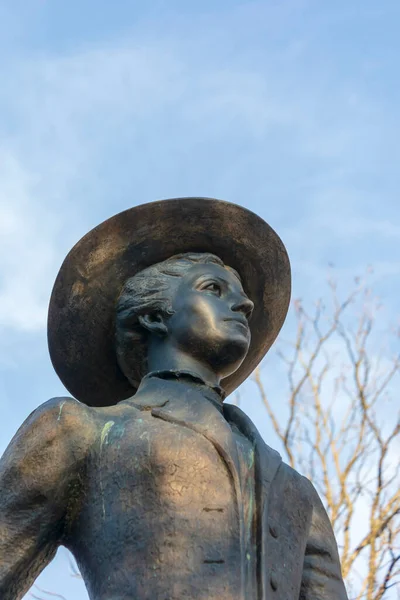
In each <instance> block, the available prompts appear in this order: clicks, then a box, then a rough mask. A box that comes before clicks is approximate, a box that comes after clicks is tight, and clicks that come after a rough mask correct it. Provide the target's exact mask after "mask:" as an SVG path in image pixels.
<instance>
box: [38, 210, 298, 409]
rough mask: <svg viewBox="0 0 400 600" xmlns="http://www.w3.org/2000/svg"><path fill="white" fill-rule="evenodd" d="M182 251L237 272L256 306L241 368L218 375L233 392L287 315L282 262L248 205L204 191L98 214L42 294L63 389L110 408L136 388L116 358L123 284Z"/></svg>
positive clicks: (279, 247) (277, 243)
mask: <svg viewBox="0 0 400 600" xmlns="http://www.w3.org/2000/svg"><path fill="white" fill-rule="evenodd" d="M182 252H212V253H213V254H216V255H217V256H219V257H220V258H221V259H222V260H223V261H224V263H225V264H226V265H228V266H230V267H233V268H234V269H236V270H237V271H238V273H239V274H240V276H241V278H242V281H243V287H244V290H245V292H246V293H247V295H248V296H249V298H251V300H252V301H253V302H254V305H255V308H254V313H253V316H252V319H251V323H250V328H251V336H252V339H251V345H250V348H249V352H248V354H247V356H246V358H245V360H244V362H243V363H242V365H241V366H240V368H239V369H238V370H237V371H236V372H235V373H234V374H233V375H231V376H229V377H227V378H226V379H224V380H223V381H222V386H223V387H224V389H225V391H226V393H227V394H230V393H231V392H233V391H234V390H235V389H236V388H237V387H238V386H239V385H240V384H241V383H242V382H243V381H244V380H245V379H246V378H247V377H248V376H249V375H250V373H251V372H252V371H253V370H254V369H255V367H256V366H257V365H258V363H259V362H260V361H261V359H262V358H263V357H264V355H265V354H266V352H267V351H268V350H269V348H270V347H271V345H272V343H273V342H274V340H275V338H276V336H277V335H278V333H279V330H280V329H281V327H282V325H283V322H284V320H285V317H286V314H287V310H288V305H289V300H290V289H291V277H290V263H289V258H288V255H287V252H286V250H285V247H284V245H283V243H282V241H281V239H280V238H279V236H278V235H277V234H276V233H275V231H274V230H273V229H272V228H271V227H270V226H269V225H268V224H267V223H266V222H265V221H263V219H261V218H260V217H258V216H257V215H256V214H254V213H253V212H251V211H249V210H247V209H245V208H243V207H241V206H238V205H236V204H231V203H229V202H224V201H222V200H215V199H211V198H174V199H171V200H161V201H157V202H151V203H149V204H142V205H140V206H136V207H134V208H131V209H129V210H126V211H124V212H121V213H119V214H117V215H115V216H114V217H111V218H110V219H108V220H107V221H104V222H103V223H101V224H100V225H98V226H97V227H95V228H94V229H92V231H90V232H89V233H88V234H86V235H85V236H84V237H83V238H82V239H81V240H80V241H79V242H78V243H77V244H76V245H75V246H74V247H73V248H72V250H71V251H70V252H69V254H68V255H67V257H66V258H65V260H64V262H63V264H62V266H61V269H60V271H59V273H58V276H57V278H56V281H55V284H54V288H53V292H52V295H51V299H50V306H49V316H48V343H49V350H50V356H51V360H52V363H53V366H54V368H55V370H56V372H57V374H58V375H59V377H60V379H61V381H62V382H63V384H64V385H65V387H66V388H67V389H68V390H69V392H70V393H71V394H72V395H73V396H75V397H76V398H77V399H78V400H80V401H81V402H84V403H85V404H88V405H90V406H109V405H112V404H116V403H117V402H119V401H121V400H124V399H126V398H128V397H130V396H132V395H133V394H134V393H135V392H136V390H135V389H134V388H133V387H132V386H131V384H130V383H129V382H128V380H127V379H126V378H125V377H124V375H123V373H122V372H121V370H120V369H119V366H118V364H117V359H116V353H115V347H114V336H115V325H114V313H115V306H116V301H117V298H118V296H119V293H120V291H121V289H122V286H123V284H124V283H125V281H126V280H127V279H128V278H129V277H132V276H133V275H134V274H135V273H137V272H139V271H141V270H142V269H144V268H146V267H148V266H150V265H152V264H155V263H157V262H161V261H163V260H165V259H167V258H169V257H170V256H172V255H174V254H178V253H182Z"/></svg>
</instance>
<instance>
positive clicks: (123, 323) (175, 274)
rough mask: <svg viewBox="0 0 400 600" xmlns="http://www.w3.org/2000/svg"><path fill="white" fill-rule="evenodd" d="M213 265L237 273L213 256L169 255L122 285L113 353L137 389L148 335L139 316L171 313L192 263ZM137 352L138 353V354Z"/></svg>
mask: <svg viewBox="0 0 400 600" xmlns="http://www.w3.org/2000/svg"><path fill="white" fill-rule="evenodd" d="M207 263H214V264H217V265H220V266H221V267H225V268H227V269H229V270H230V271H232V272H233V273H234V274H235V275H236V276H237V278H238V279H239V280H240V276H239V274H238V273H237V272H236V271H235V270H234V269H231V268H230V267H226V265H225V264H224V262H223V261H222V260H221V259H220V258H219V257H218V256H216V255H215V254H210V253H206V252H202V253H195V252H193V253H191V252H189V253H185V254H176V255H174V256H171V257H170V258H168V259H167V260H164V261H163V262H160V263H157V264H154V265H152V266H151V267H148V268H146V269H143V271H140V272H139V273H137V274H136V275H134V276H133V277H130V278H129V279H128V280H127V281H126V282H125V284H124V286H123V288H122V290H121V293H120V296H119V298H118V301H117V306H116V331H115V340H116V354H117V360H118V364H119V367H120V368H121V370H122V372H123V373H124V375H125V377H127V379H128V380H129V381H130V383H131V384H132V385H133V386H134V387H135V388H137V387H138V386H139V384H140V381H141V380H142V377H143V376H144V375H145V373H146V371H147V343H146V342H147V335H148V332H147V331H146V330H145V329H144V328H143V327H142V326H141V325H140V323H139V321H138V317H139V316H140V315H146V314H152V313H161V314H162V315H163V316H164V317H167V318H168V317H169V316H171V315H172V314H173V312H174V311H173V310H172V305H171V293H172V291H173V288H174V286H177V285H178V284H179V278H181V277H183V276H184V275H185V274H186V272H187V271H188V270H189V269H190V268H191V267H192V266H193V265H194V264H207ZM138 349H140V351H139V352H138Z"/></svg>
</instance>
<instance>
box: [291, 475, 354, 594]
mask: <svg viewBox="0 0 400 600" xmlns="http://www.w3.org/2000/svg"><path fill="white" fill-rule="evenodd" d="M304 479H305V478H304ZM306 482H307V487H308V492H309V495H310V499H311V502H312V518H311V526H310V529H309V534H308V539H307V545H306V551H305V557H304V566H303V577H302V583H301V592H300V600H347V593H346V588H345V586H344V583H343V578H342V572H341V567H340V559H339V554H338V549H337V544H336V540H335V535H334V533H333V530H332V526H331V523H330V520H329V517H328V515H327V513H326V511H325V508H324V506H323V504H322V502H321V500H320V497H319V495H318V493H317V492H316V490H315V488H314V486H313V485H312V484H311V483H310V482H309V481H308V480H306Z"/></svg>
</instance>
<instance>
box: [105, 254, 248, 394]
mask: <svg viewBox="0 0 400 600" xmlns="http://www.w3.org/2000/svg"><path fill="white" fill-rule="evenodd" d="M253 307H254V305H253V302H252V301H251V300H250V299H249V298H248V297H247V296H246V294H245V292H244V290H243V287H242V283H241V279H240V276H239V274H238V273H237V272H236V271H235V270H234V269H232V268H230V267H228V266H226V265H224V263H223V261H222V260H221V259H220V258H218V257H217V256H215V255H214V254H209V253H186V254H179V255H175V256H172V257H171V258H169V259H167V260H165V261H163V262H160V263H157V264H155V265H152V266H151V267H148V268H147V269H144V270H142V271H140V272H139V273H137V274H136V275H135V276H133V277H131V278H130V279H128V280H127V281H126V282H125V284H124V286H123V288H122V291H121V294H120V296H119V299H118V302H117V307H116V351H117V357H118V363H119V366H120V368H121V370H122V371H123V373H124V375H125V376H126V377H127V378H128V380H129V381H130V382H131V383H132V385H134V386H135V387H137V386H138V385H139V383H140V380H141V379H142V377H143V376H144V375H145V374H146V372H147V370H148V367H147V351H148V348H149V343H151V341H161V340H162V341H163V342H164V343H165V344H166V345H169V347H170V348H174V349H178V350H179V351H180V352H181V353H182V354H184V355H188V356H190V357H191V358H194V359H195V360H197V361H199V362H202V363H204V364H206V365H207V367H208V368H210V369H211V370H212V371H213V372H214V373H215V374H216V375H217V376H218V377H219V378H224V377H227V376H229V375H230V374H232V373H234V372H235V371H236V370H237V369H238V368H239V366H240V365H241V364H242V362H243V360H244V358H245V357H246V354H247V351H248V349H249V345H250V338H251V335H250V328H249V325H248V321H249V318H250V317H251V313H252V311H253ZM138 347H139V348H142V349H143V350H142V352H141V354H140V355H139V356H138V351H137V349H138Z"/></svg>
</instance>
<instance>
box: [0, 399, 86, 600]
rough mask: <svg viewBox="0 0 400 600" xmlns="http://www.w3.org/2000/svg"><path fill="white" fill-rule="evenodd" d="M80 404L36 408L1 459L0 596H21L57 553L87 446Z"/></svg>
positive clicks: (15, 599) (4, 599)
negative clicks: (79, 438)
mask: <svg viewBox="0 0 400 600" xmlns="http://www.w3.org/2000/svg"><path fill="white" fill-rule="evenodd" d="M77 406H79V403H77V402H76V401H74V400H72V399H66V398H58V399H53V400H50V401H48V402H46V403H45V404H43V405H42V406H41V407H39V408H38V409H37V410H36V411H34V412H33V413H32V414H31V415H30V416H29V417H28V418H27V419H26V421H25V422H24V423H23V425H22V426H21V427H20V429H19V430H18V431H17V433H16V434H15V436H14V438H13V439H12V440H11V442H10V444H9V446H8V448H7V449H6V451H5V453H4V455H3V456H2V458H1V460H0V598H1V600H19V599H20V598H22V596H23V595H24V593H25V592H26V591H27V590H28V589H29V588H30V586H31V585H32V583H33V582H34V580H35V579H36V577H37V576H38V575H39V574H40V572H41V571H42V570H43V568H44V567H45V566H46V565H47V564H48V563H49V562H50V560H51V559H52V558H53V557H54V555H55V553H56V550H57V547H58V545H59V543H60V540H61V538H62V534H63V530H64V526H65V519H66V516H67V514H68V497H69V489H70V488H71V485H74V481H75V479H76V474H77V464H78V463H79V454H80V452H81V451H82V447H80V446H79V444H78V445H76V443H74V439H73V438H74V436H71V435H70V433H71V431H72V430H73V429H72V428H73V427H75V430H76V429H77V424H78V418H79V417H78V414H77Z"/></svg>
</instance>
